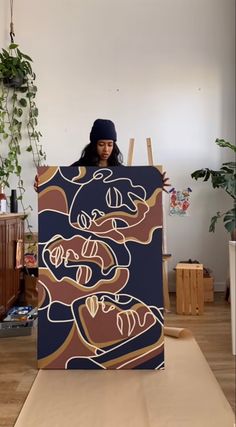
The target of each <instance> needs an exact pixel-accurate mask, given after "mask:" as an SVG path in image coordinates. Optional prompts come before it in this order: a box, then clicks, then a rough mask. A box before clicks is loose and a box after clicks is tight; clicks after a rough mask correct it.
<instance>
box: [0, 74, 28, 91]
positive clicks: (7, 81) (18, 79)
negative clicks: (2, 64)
mask: <svg viewBox="0 0 236 427" xmlns="http://www.w3.org/2000/svg"><path fill="white" fill-rule="evenodd" d="M24 82H25V79H24V77H22V76H15V77H4V78H3V84H4V86H6V87H9V88H12V89H14V88H15V89H17V88H19V87H21V86H22V85H23V84H24Z"/></svg>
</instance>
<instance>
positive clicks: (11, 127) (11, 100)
mask: <svg viewBox="0 0 236 427" xmlns="http://www.w3.org/2000/svg"><path fill="white" fill-rule="evenodd" d="M31 63H32V59H31V58H30V57H29V56H28V55H26V54H25V53H23V52H21V51H20V49H19V47H18V45H17V44H15V43H11V44H10V46H9V48H8V50H6V49H2V52H1V53H0V146H1V149H0V153H1V154H0V183H1V184H3V185H4V186H5V187H10V178H11V176H12V175H15V176H16V177H17V181H18V184H17V185H18V200H20V202H21V205H22V210H23V211H24V213H25V214H27V212H28V211H29V210H32V208H31V206H28V207H25V206H24V203H23V194H24V192H25V189H24V183H23V179H22V174H21V172H22V156H23V153H24V152H29V153H31V154H32V160H33V164H34V165H35V167H38V166H40V165H41V164H42V162H43V161H44V160H45V159H46V156H45V153H44V151H43V149H42V145H41V143H40V138H41V136H42V134H41V132H40V131H39V130H38V128H37V126H38V108H37V105H36V99H35V97H36V92H37V87H36V85H35V78H36V76H35V73H34V72H33V70H32V65H31ZM28 227H30V225H29V224H28Z"/></svg>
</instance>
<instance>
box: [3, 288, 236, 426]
mask: <svg viewBox="0 0 236 427" xmlns="http://www.w3.org/2000/svg"><path fill="white" fill-rule="evenodd" d="M165 324H166V325H168V326H177V327H187V328H189V329H190V330H191V331H192V332H193V335H194V336H195V338H196V340H197V342H198V344H199V346H200V348H201V350H202V352H203V353H204V355H205V357H206V359H207V361H208V363H209V365H210V367H211V369H212V371H213V372H214V374H215V376H216V378H217V380H218V382H219V384H220V386H221V388H222V390H223V392H224V393H225V396H226V398H227V399H228V401H229V403H230V404H231V406H232V408H233V410H234V411H235V357H234V356H232V353H231V330H230V305H229V304H228V303H227V302H225V301H224V295H223V294H216V297H215V302H214V303H207V304H205V312H204V314H203V315H202V316H180V315H176V314H175V294H172V295H171V312H170V313H168V314H166V316H165ZM36 375H37V368H36V333H35V331H34V333H33V334H32V335H31V336H25V337H17V338H0V384H1V387H0V427H13V426H14V423H15V421H16V419H17V417H18V414H19V412H20V410H21V407H22V406H23V404H24V401H25V399H26V397H27V395H28V393H29V391H30V388H31V386H32V384H33V381H34V379H35V377H36ZM173 427H174V426H173Z"/></svg>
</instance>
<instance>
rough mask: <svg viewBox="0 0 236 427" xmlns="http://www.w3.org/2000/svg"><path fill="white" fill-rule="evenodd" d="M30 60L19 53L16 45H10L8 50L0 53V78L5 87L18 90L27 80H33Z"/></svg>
mask: <svg viewBox="0 0 236 427" xmlns="http://www.w3.org/2000/svg"><path fill="white" fill-rule="evenodd" d="M31 62H32V59H31V58H30V57H29V56H28V55H26V54H25V53H23V52H21V51H20V49H19V48H18V45H17V44H15V43H11V44H10V46H9V49H8V50H6V49H2V52H1V53H0V77H1V79H2V80H3V83H4V85H5V86H8V87H12V88H19V87H21V86H22V85H23V84H24V83H26V81H27V79H28V78H30V79H34V78H35V75H34V73H33V71H32V67H31Z"/></svg>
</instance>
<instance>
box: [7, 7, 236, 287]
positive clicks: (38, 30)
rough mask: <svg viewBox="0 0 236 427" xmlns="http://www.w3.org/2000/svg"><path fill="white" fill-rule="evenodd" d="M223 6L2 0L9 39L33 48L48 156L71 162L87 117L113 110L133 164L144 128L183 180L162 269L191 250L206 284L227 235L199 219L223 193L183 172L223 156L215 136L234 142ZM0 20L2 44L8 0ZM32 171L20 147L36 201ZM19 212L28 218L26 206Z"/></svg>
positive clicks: (220, 267)
mask: <svg viewBox="0 0 236 427" xmlns="http://www.w3.org/2000/svg"><path fill="white" fill-rule="evenodd" d="M234 8H235V3H234V0H165V1H164V0H119V1H115V0H113V1H112V0H80V1H78V0H50V1H48V0H40V1H38V0H15V1H14V23H15V33H16V38H15V41H16V42H18V43H19V44H20V47H21V49H22V51H23V52H25V53H28V54H29V55H30V56H32V57H33V59H34V69H35V72H36V74H37V86H38V89H39V93H38V105H39V111H40V129H41V131H42V133H43V145H44V148H45V150H46V152H47V162H48V164H49V165H69V164H71V163H72V162H73V161H75V160H76V159H77V158H78V157H79V155H80V152H81V149H82V148H83V146H84V145H85V144H86V143H87V142H88V134H89V131H90V128H91V125H92V123H93V121H94V120H95V119H96V118H98V117H100V118H111V119H112V120H114V122H115V123H116V126H117V131H118V135H119V139H118V142H119V146H120V148H121V150H122V152H123V154H124V155H125V157H126V156H127V152H128V140H129V138H130V137H135V138H136V151H135V156H134V164H136V165H141V164H146V162H147V155H146V145H145V138H146V137H149V136H150V137H151V138H152V142H153V151H154V160H155V163H158V164H160V163H161V164H163V165H164V169H165V170H166V171H167V172H168V176H170V178H171V183H172V185H173V186H174V187H176V188H179V189H181V188H183V187H186V186H187V187H191V188H192V190H193V193H192V209H191V215H190V216H189V217H187V218H185V219H183V218H177V217H170V216H168V213H167V218H166V222H167V243H168V251H169V252H171V253H172V259H171V261H170V262H169V269H170V272H172V271H173V267H174V266H175V264H176V263H177V262H178V261H179V260H183V259H188V258H192V259H198V260H199V261H201V262H203V263H204V265H206V266H208V267H210V268H211V269H212V270H213V272H214V275H215V277H216V281H217V283H218V285H219V284H220V283H221V284H222V283H223V282H224V281H225V278H226V276H227V268H228V248H227V240H228V236H227V234H226V233H225V231H224V229H223V226H222V225H219V226H218V227H217V231H216V233H215V234H209V233H208V226H209V220H210V217H211V216H212V215H213V214H214V213H215V212H216V210H220V209H221V208H223V209H224V208H225V207H228V206H229V207H230V201H229V200H228V198H227V197H226V196H225V195H224V194H223V192H221V191H212V189H211V187H210V185H208V184H207V183H205V184H201V183H200V182H194V181H193V180H192V179H191V177H190V174H191V172H192V171H194V170H195V169H197V168H201V167H212V168H218V167H219V166H220V165H221V162H222V160H226V159H227V158H229V157H228V156H229V153H227V152H226V154H225V153H223V152H222V151H223V150H222V149H220V148H219V147H217V146H215V144H214V140H215V139H216V138H217V137H222V138H225V139H228V140H230V141H232V142H234V135H235V133H234V132H235V129H234V115H235V106H234V71H235V70H234V60H235V58H234V43H235V42H234V16H235V13H234ZM0 24H3V25H1V30H0V44H1V45H3V46H4V47H6V46H7V44H8V43H9V36H8V32H9V1H8V0H1V3H0ZM33 176H34V171H33V169H32V167H31V165H30V160H29V158H27V160H25V181H26V185H27V189H28V191H27V197H28V201H29V202H30V203H31V204H32V205H33V206H34V207H36V195H35V194H34V192H33V190H32V182H33ZM167 201H168V200H167V198H166V201H165V207H166V211H168V209H167ZM31 222H32V223H33V225H34V227H35V228H36V227H37V221H36V210H34V214H33V217H32V220H31ZM172 276H173V274H172V273H170V277H172ZM172 279H173V277H172Z"/></svg>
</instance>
